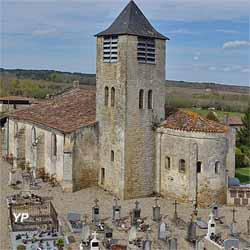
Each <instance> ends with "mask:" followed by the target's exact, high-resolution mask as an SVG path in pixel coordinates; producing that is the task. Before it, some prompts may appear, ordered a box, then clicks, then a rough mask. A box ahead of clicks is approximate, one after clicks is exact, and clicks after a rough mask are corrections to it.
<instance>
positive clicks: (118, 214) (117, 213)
mask: <svg viewBox="0 0 250 250" xmlns="http://www.w3.org/2000/svg"><path fill="white" fill-rule="evenodd" d="M114 202H115V204H114V206H113V216H112V221H113V222H117V221H119V220H120V219H121V206H118V200H117V199H116V198H115V199H114Z"/></svg>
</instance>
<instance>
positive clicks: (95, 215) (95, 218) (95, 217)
mask: <svg viewBox="0 0 250 250" xmlns="http://www.w3.org/2000/svg"><path fill="white" fill-rule="evenodd" d="M94 202H95V205H94V206H93V207H92V222H93V223H94V224H95V225H99V224H100V208H99V205H98V202H99V200H98V199H95V200H94Z"/></svg>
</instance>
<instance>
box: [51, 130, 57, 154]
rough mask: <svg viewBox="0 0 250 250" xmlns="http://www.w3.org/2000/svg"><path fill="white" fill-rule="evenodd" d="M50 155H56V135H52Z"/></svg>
mask: <svg viewBox="0 0 250 250" xmlns="http://www.w3.org/2000/svg"><path fill="white" fill-rule="evenodd" d="M52 155H53V156H56V155H57V138H56V134H52Z"/></svg>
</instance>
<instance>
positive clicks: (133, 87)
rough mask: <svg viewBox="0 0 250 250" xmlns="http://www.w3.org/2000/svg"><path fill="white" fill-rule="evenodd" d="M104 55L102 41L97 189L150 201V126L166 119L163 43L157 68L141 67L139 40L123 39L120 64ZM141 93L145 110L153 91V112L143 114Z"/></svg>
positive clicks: (99, 45)
mask: <svg viewBox="0 0 250 250" xmlns="http://www.w3.org/2000/svg"><path fill="white" fill-rule="evenodd" d="M102 51H103V38H102V37H98V38H97V95H96V96H97V99H96V103H97V111H96V119H97V121H98V123H99V128H100V136H99V155H100V173H99V176H100V178H99V185H100V186H102V187H103V188H105V189H107V190H109V191H112V192H113V193H114V194H116V195H118V196H119V197H120V198H124V199H129V198H135V197H140V196H146V195H150V194H152V192H153V179H154V165H155V144H154V143H155V141H154V138H155V136H154V131H153V130H152V125H153V122H154V121H159V120H160V119H163V118H164V103H165V86H164V81H165V41H161V40H156V64H140V63H139V62H138V61H137V37H136V36H126V35H122V36H119V41H118V61H117V63H104V62H103V52H102ZM105 87H108V88H109V104H108V106H105V103H104V97H105V95H104V93H105V92H104V90H105ZM112 87H114V88H115V106H114V107H111V105H110V103H111V98H110V93H111V91H110V89H111V88H112ZM140 89H144V93H145V95H144V103H145V104H146V103H147V97H146V94H147V93H148V90H153V110H148V109H147V105H145V107H144V109H142V110H139V90H140ZM111 151H113V152H114V159H112V157H111ZM102 171H104V172H102ZM103 173H105V174H104V175H105V180H104V181H103V180H102V179H103V178H101V177H103Z"/></svg>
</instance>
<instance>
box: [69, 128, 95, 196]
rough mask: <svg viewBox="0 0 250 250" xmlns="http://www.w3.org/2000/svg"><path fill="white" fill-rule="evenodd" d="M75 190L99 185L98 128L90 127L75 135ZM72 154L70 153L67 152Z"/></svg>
mask: <svg viewBox="0 0 250 250" xmlns="http://www.w3.org/2000/svg"><path fill="white" fill-rule="evenodd" d="M72 139H73V140H74V145H73V154H72V155H73V171H72V174H73V176H72V177H73V190H74V191H76V190H79V189H81V188H87V187H91V186H97V185H98V174H99V171H98V170H99V169H98V126H97V125H96V126H89V127H85V128H82V129H80V130H79V131H77V132H75V133H74V136H73V138H72ZM67 152H68V153H70V152H69V151H67Z"/></svg>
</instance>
